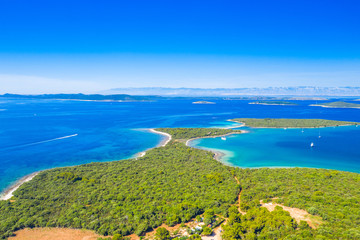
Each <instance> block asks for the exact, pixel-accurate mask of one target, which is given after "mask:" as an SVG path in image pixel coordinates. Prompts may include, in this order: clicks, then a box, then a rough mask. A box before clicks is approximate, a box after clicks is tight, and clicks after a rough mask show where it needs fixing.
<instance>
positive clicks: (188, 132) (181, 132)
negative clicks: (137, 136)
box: [156, 128, 241, 139]
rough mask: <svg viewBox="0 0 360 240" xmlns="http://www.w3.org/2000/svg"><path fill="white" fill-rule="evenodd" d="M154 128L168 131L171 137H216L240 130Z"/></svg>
mask: <svg viewBox="0 0 360 240" xmlns="http://www.w3.org/2000/svg"><path fill="white" fill-rule="evenodd" d="M156 130H157V131H160V132H166V133H169V134H170V135H171V136H172V138H173V139H191V138H197V137H216V136H221V135H225V134H230V133H241V131H240V130H233V129H223V128H157V129H156Z"/></svg>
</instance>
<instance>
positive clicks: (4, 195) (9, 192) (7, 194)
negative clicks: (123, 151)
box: [0, 128, 172, 201]
mask: <svg viewBox="0 0 360 240" xmlns="http://www.w3.org/2000/svg"><path fill="white" fill-rule="evenodd" d="M147 131H150V132H152V133H155V134H160V135H163V136H166V138H164V139H163V140H161V141H160V143H159V144H158V145H156V146H155V147H164V146H166V145H167V144H168V143H169V142H170V141H171V139H172V137H171V135H170V134H168V133H164V132H159V131H156V130H155V129H153V128H151V129H147ZM148 150H149V149H146V150H145V151H143V152H139V153H137V154H136V155H135V156H134V157H131V158H130V159H132V158H135V159H137V158H140V157H143V156H145V154H146V151H148ZM39 173H40V171H37V172H33V173H30V174H28V175H26V176H24V177H22V178H20V179H19V180H17V181H16V182H15V183H14V184H12V185H10V186H9V187H8V188H6V189H5V190H4V191H3V192H1V193H0V201H1V200H9V199H10V198H11V197H12V196H13V193H14V192H15V191H16V190H17V189H18V188H19V187H20V186H21V185H22V184H24V183H26V182H29V181H30V180H32V179H33V178H34V177H35V176H36V175H38V174H39Z"/></svg>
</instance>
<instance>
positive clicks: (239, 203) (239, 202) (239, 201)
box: [234, 176, 246, 215]
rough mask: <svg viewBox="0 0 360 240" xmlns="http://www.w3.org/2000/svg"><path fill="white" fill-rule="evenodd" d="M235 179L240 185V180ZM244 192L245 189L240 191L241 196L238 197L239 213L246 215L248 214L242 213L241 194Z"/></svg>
mask: <svg viewBox="0 0 360 240" xmlns="http://www.w3.org/2000/svg"><path fill="white" fill-rule="evenodd" d="M234 178H235V180H236V182H237V184H238V185H240V181H239V179H238V178H237V177H236V176H234ZM242 191H243V189H241V190H240V192H239V195H238V210H239V213H241V214H242V215H244V214H246V212H244V211H241V193H242Z"/></svg>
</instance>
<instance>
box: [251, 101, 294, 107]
mask: <svg viewBox="0 0 360 240" xmlns="http://www.w3.org/2000/svg"><path fill="white" fill-rule="evenodd" d="M249 104H258V105H290V106H293V105H298V104H296V103H293V102H288V101H256V102H250V103H249Z"/></svg>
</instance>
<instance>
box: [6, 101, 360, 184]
mask: <svg viewBox="0 0 360 240" xmlns="http://www.w3.org/2000/svg"><path fill="white" fill-rule="evenodd" d="M196 100H201V99H193V100H162V101H155V102H81V101H58V100H18V99H0V191H1V190H4V189H5V188H7V187H9V186H10V185H11V184H13V183H14V182H15V181H16V180H17V179H19V178H21V177H23V176H25V175H27V174H30V173H32V172H35V171H39V170H44V169H49V168H54V167H62V166H73V165H78V164H83V163H90V162H100V161H112V160H120V159H126V158H131V157H133V156H135V154H137V153H138V152H141V151H144V150H146V149H148V148H151V147H155V146H156V145H157V144H158V143H159V142H160V141H161V139H162V138H163V137H162V136H159V135H157V134H153V133H150V132H147V131H145V130H144V129H146V128H156V127H224V126H228V125H232V124H233V123H230V122H227V121H226V120H227V119H230V118H236V117H257V118H266V117H268V118H323V119H333V120H347V121H360V110H359V109H333V108H321V107H310V106H308V105H309V104H312V103H315V102H314V101H297V103H298V104H300V105H298V106H264V105H253V104H248V102H249V101H243V100H219V101H215V102H216V104H208V105H206V104H204V105H202V104H192V102H193V101H196ZM319 134H320V135H321V138H318V135H319ZM310 142H314V144H315V147H314V148H310V147H309V144H310ZM192 144H193V145H196V146H198V147H203V148H213V149H222V150H223V151H225V152H226V153H228V154H227V156H225V157H224V158H223V160H224V162H225V163H227V164H230V165H234V166H240V167H262V166H270V167H275V166H281V167H286V166H301V167H319V168H331V169H339V170H346V171H352V172H360V151H359V149H360V127H359V128H356V127H338V128H324V129H321V130H320V133H319V129H305V130H304V132H301V129H287V130H284V129H250V133H248V134H243V135H233V136H229V137H227V140H226V141H223V140H221V139H220V138H214V139H202V140H197V141H194V142H193V143H192Z"/></svg>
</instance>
